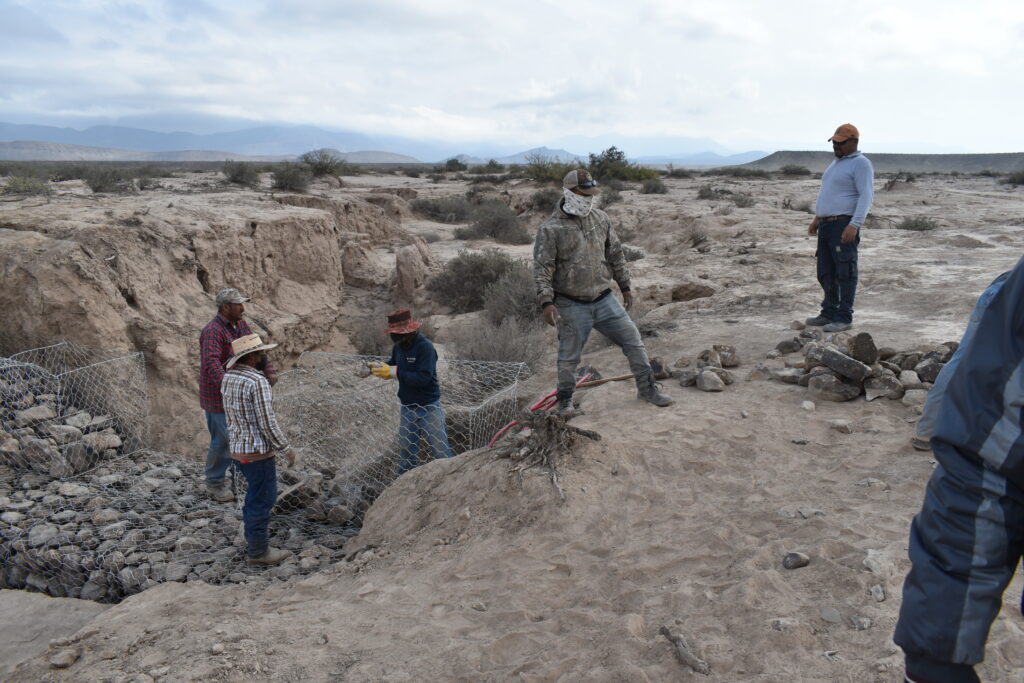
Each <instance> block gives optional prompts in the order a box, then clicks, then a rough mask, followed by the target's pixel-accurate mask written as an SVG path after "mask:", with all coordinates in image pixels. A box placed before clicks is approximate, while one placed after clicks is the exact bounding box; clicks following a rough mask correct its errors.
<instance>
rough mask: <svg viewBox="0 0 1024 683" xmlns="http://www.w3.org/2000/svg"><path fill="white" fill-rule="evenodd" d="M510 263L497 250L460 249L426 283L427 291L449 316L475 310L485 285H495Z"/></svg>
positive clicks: (509, 260) (481, 297) (481, 298)
mask: <svg viewBox="0 0 1024 683" xmlns="http://www.w3.org/2000/svg"><path fill="white" fill-rule="evenodd" d="M513 264H514V261H513V260H512V257H511V256H509V255H508V254H506V253H505V252H503V251H500V250H498V249H484V250H483V251H466V250H463V251H460V252H459V255H458V256H456V257H455V258H453V259H452V260H451V261H449V262H448V263H446V264H445V266H444V269H443V270H441V272H440V273H438V274H437V275H435V276H434V277H432V278H430V279H429V280H428V281H427V289H428V290H430V291H431V292H433V293H434V294H435V295H436V296H437V297H438V299H440V300H441V301H443V302H445V303H446V304H448V306H450V307H451V309H452V312H453V313H468V312H470V311H479V310H480V309H481V308H483V306H484V291H485V290H486V289H487V285H489V284H491V283H493V282H496V281H497V280H498V278H500V277H501V276H502V275H503V274H504V273H505V272H507V271H508V270H510V269H511V268H512V267H513ZM460 357H461V356H460Z"/></svg>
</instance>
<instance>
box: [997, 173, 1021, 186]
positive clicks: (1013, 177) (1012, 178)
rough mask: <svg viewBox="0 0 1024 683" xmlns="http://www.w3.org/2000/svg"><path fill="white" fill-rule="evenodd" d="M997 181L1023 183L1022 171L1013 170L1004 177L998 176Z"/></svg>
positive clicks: (1011, 183) (1012, 183)
mask: <svg viewBox="0 0 1024 683" xmlns="http://www.w3.org/2000/svg"><path fill="white" fill-rule="evenodd" d="M999 182H1000V183H1002V184H1003V185H1014V186H1016V185H1024V171H1014V172H1013V173H1010V174H1009V175H1007V176H1006V177H1005V178H1000V179H999Z"/></svg>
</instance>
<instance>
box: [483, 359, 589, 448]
mask: <svg viewBox="0 0 1024 683" xmlns="http://www.w3.org/2000/svg"><path fill="white" fill-rule="evenodd" d="M588 379H590V375H589V374H586V375H583V377H581V378H580V379H579V381H578V382H576V386H579V385H581V384H583V383H584V382H586V381H587V380H588ZM557 394H558V390H557V389H556V390H554V391H552V392H551V393H550V394H548V395H547V396H545V397H544V398H542V399H540V400H539V401H537V402H536V403H534V404H533V405H532V406H530V412H531V413H535V412H537V411H538V410H540V411H547V410H550V409H551V406H553V405H555V403H557V402H558V400H557V398H556V395H557ZM517 424H519V420H512V421H511V422H509V423H508V424H507V425H505V426H504V427H502V428H501V429H499V430H498V433H497V434H495V435H494V436H492V437H491V440H490V441H488V442H487V447H488V448H493V447H494V444H496V443H497V442H498V439H500V438H501V437H503V436H505V432H507V431H508V430H510V429H512V428H513V427H515V426H516V425H517Z"/></svg>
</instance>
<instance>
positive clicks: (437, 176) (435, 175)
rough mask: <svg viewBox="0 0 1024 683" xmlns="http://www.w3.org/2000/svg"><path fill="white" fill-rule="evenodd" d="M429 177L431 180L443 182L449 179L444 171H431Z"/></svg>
mask: <svg viewBox="0 0 1024 683" xmlns="http://www.w3.org/2000/svg"><path fill="white" fill-rule="evenodd" d="M427 178H428V179H430V181H431V182H435V183H442V182H444V181H445V180H448V176H446V175H445V174H444V173H431V174H430V175H428V176H427Z"/></svg>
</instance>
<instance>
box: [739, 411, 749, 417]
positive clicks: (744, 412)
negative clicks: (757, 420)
mask: <svg viewBox="0 0 1024 683" xmlns="http://www.w3.org/2000/svg"><path fill="white" fill-rule="evenodd" d="M740 417H743V418H747V417H750V413H748V412H747V411H745V410H741V411H740Z"/></svg>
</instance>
